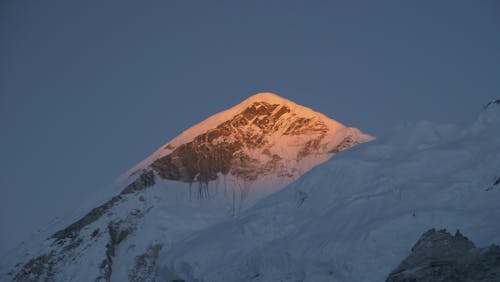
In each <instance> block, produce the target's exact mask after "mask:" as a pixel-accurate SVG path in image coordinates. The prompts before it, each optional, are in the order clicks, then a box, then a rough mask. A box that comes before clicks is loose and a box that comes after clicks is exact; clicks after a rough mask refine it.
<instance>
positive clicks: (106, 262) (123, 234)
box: [96, 210, 143, 281]
mask: <svg viewBox="0 0 500 282" xmlns="http://www.w3.org/2000/svg"><path fill="white" fill-rule="evenodd" d="M142 216H143V214H142V213H141V212H140V211H138V210H134V211H132V212H131V213H130V214H129V215H128V216H127V218H126V219H125V220H119V221H112V222H110V223H109V224H108V234H109V242H108V243H107V244H106V258H104V259H103V260H102V262H101V265H100V269H101V273H102V275H101V276H99V277H97V278H96V281H110V280H111V275H112V274H113V258H114V256H115V253H116V248H117V247H118V245H120V243H121V242H123V240H125V239H126V238H127V237H128V236H129V235H131V234H132V233H134V231H135V230H136V228H137V226H136V225H137V221H138V219H139V218H141V217H142Z"/></svg>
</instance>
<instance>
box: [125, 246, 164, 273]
mask: <svg viewBox="0 0 500 282" xmlns="http://www.w3.org/2000/svg"><path fill="white" fill-rule="evenodd" d="M162 247H163V244H155V245H152V246H150V247H149V248H148V250H147V251H146V253H144V254H142V255H140V256H137V257H135V259H134V266H133V268H132V269H131V270H130V271H129V275H128V277H129V281H131V282H147V281H155V277H154V276H155V269H156V260H157V259H158V255H159V254H160V251H161V249H162Z"/></svg>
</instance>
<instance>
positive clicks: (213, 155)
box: [134, 93, 372, 183]
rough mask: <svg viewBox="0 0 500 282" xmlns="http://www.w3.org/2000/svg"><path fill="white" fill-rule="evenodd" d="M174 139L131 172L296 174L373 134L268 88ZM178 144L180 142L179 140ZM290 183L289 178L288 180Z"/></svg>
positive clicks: (195, 178) (190, 178)
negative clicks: (329, 116) (344, 124)
mask: <svg viewBox="0 0 500 282" xmlns="http://www.w3.org/2000/svg"><path fill="white" fill-rule="evenodd" d="M218 119H219V120H220V123H218V124H214V125H213V126H212V128H210V127H209V126H207V125H208V124H210V123H211V122H210V119H209V120H207V121H208V122H207V121H205V122H203V123H201V124H199V125H196V126H194V127H193V129H191V130H190V132H189V131H188V134H187V135H189V138H183V139H184V141H186V140H187V141H186V142H179V141H178V140H177V139H179V138H176V139H174V140H173V141H171V142H169V143H168V144H166V145H164V146H163V147H162V148H161V149H160V150H158V151H157V152H156V153H155V154H153V155H152V156H151V157H149V158H148V159H149V162H146V165H144V163H143V166H142V167H140V166H139V167H137V168H136V169H135V170H134V171H141V170H144V169H148V168H151V169H152V170H153V171H155V173H157V175H158V176H159V177H161V178H163V179H169V180H178V181H183V182H188V183H193V182H202V183H207V182H209V181H213V180H216V179H218V178H219V177H220V176H221V175H223V176H227V175H229V176H232V177H236V178H238V179H240V180H242V181H245V182H252V181H255V180H256V179H257V178H262V177H265V176H271V178H273V179H275V178H290V179H294V178H296V177H297V176H299V175H300V174H301V173H303V172H305V171H307V170H309V169H310V168H311V167H313V166H314V165H317V164H318V163H320V162H323V161H325V160H327V159H328V158H329V157H331V156H332V155H333V154H335V153H338V152H339V151H342V150H345V149H348V148H350V147H352V146H354V145H356V144H359V143H362V142H366V141H368V140H371V139H372V137H371V136H369V135H365V134H363V133H361V132H360V131H359V130H357V129H354V128H348V127H345V126H343V125H341V124H340V123H338V122H336V121H334V120H331V119H329V118H328V117H326V116H324V115H322V114H320V113H316V112H314V111H312V110H311V109H308V108H306V107H302V106H299V105H297V104H295V103H293V102H291V101H288V100H286V99H283V98H281V97H279V96H277V95H275V94H272V93H261V94H257V95H255V96H252V97H250V98H249V99H247V100H246V101H244V102H243V103H241V104H240V105H238V106H236V107H234V108H232V109H229V110H227V111H225V112H222V113H220V114H218ZM179 143H180V144H179ZM148 159H147V160H148ZM286 182H289V181H286Z"/></svg>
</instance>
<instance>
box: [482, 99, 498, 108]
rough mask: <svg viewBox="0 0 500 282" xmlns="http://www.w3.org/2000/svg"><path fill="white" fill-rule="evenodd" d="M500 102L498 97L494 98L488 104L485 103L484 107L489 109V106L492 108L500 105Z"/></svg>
mask: <svg viewBox="0 0 500 282" xmlns="http://www.w3.org/2000/svg"><path fill="white" fill-rule="evenodd" d="M499 104H500V99H496V100H493V101H491V102H488V104H486V105H484V108H485V109H488V108H491V107H493V106H495V105H499Z"/></svg>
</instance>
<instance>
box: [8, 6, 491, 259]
mask: <svg viewBox="0 0 500 282" xmlns="http://www.w3.org/2000/svg"><path fill="white" fill-rule="evenodd" d="M261 91H272V92H275V93H278V94H279V95H282V96H284V97H286V98H288V99H291V100H293V101H295V102H297V103H299V104H302V105H305V106H309V107H311V108H313V109H315V110H317V111H320V112H323V113H324V114H326V115H328V116H330V117H332V118H334V119H336V120H338V121H340V122H343V123H345V124H347V125H350V126H355V127H358V128H360V129H362V130H363V131H366V132H368V133H371V134H373V135H375V136H379V135H381V134H383V133H384V132H386V131H387V130H389V129H391V128H393V127H395V126H397V125H400V124H404V123H406V122H408V121H417V120H421V119H426V120H431V121H437V122H453V123H466V122H470V121H471V120H473V119H474V118H475V116H476V115H477V113H478V112H479V111H480V110H481V107H482V105H483V104H484V103H486V102H487V101H488V100H490V99H492V98H495V97H500V1H487V0H484V1H473V0H471V1H444V0H443V1H180V0H178V1H133V2H132V1H130V2H129V1H79V2H76V1H1V2H0V132H1V135H0V136H1V137H0V156H1V163H0V189H1V197H0V230H1V232H0V252H4V251H5V250H6V249H8V248H10V247H12V246H13V245H14V244H17V243H19V242H20V241H21V240H23V239H26V238H27V237H28V235H29V234H30V233H32V232H34V231H35V230H36V229H38V228H41V227H44V226H46V225H47V223H48V222H49V221H50V220H51V219H52V218H54V217H55V216H62V217H64V215H65V214H68V213H71V212H72V211H73V210H74V208H75V206H78V205H79V204H80V203H81V201H82V200H83V199H87V198H88V197H90V195H93V194H94V193H96V192H97V191H99V190H101V189H104V188H105V187H107V186H108V185H109V184H110V183H112V182H113V180H114V179H115V178H116V177H117V176H118V175H119V174H120V173H122V172H123V171H125V170H127V169H128V168H130V167H131V166H133V165H134V164H135V163H137V162H138V161H140V160H141V159H143V158H144V157H146V156H147V155H148V154H149V153H151V152H153V151H154V150H155V149H156V148H157V147H159V146H161V145H162V144H164V143H165V142H167V141H168V140H169V139H170V138H172V137H174V136H176V135H177V134H178V133H180V132H181V131H182V130H184V129H186V128H188V127H189V126H191V125H193V124H195V123H197V122H199V121H201V120H203V119H204V118H206V117H208V116H210V115H212V114H214V113H215V112H218V111H221V110H223V109H226V108H228V107H231V106H233V105H234V104H237V103H238V102H240V101H241V100H243V99H244V98H246V97H247V96H249V95H252V94H253V93H256V92H261Z"/></svg>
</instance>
